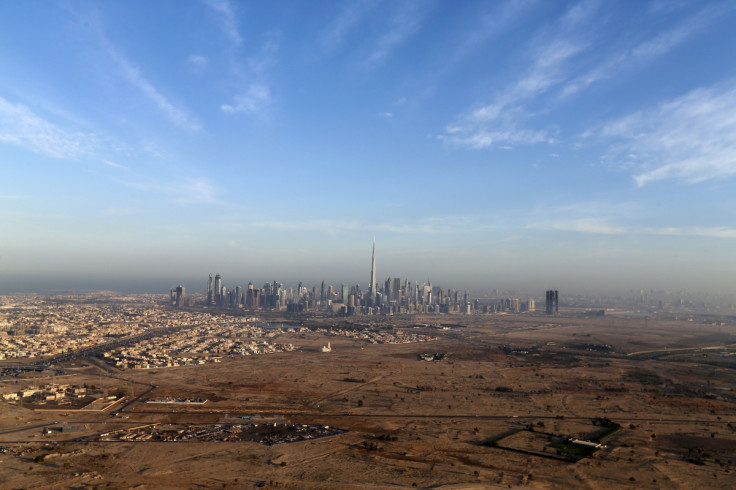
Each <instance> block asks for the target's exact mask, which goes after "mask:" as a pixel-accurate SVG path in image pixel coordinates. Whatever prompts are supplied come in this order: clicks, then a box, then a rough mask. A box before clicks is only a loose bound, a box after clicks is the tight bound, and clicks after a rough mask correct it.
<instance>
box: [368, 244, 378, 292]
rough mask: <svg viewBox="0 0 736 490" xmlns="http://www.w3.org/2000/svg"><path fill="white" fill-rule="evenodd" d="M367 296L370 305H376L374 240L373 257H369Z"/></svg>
mask: <svg viewBox="0 0 736 490" xmlns="http://www.w3.org/2000/svg"><path fill="white" fill-rule="evenodd" d="M368 295H369V297H370V305H368V306H374V305H375V304H376V240H375V239H374V240H373V255H372V256H371V282H370V283H369V285H368Z"/></svg>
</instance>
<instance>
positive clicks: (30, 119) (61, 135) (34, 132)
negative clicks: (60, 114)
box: [0, 97, 98, 160]
mask: <svg viewBox="0 0 736 490" xmlns="http://www.w3.org/2000/svg"><path fill="white" fill-rule="evenodd" d="M0 142H4V143H10V144H13V145H16V146H20V147H23V148H25V149H27V150H31V151H33V152H36V153H40V154H43V155H47V156H50V157H54V158H63V159H67V160H75V159H78V158H80V157H84V156H89V155H91V154H92V153H94V151H95V150H96V148H97V146H98V138H97V137H96V136H95V135H94V134H88V133H82V132H73V131H68V130H65V129H62V128H60V127H59V126H57V125H55V124H52V123H50V122H48V121H46V120H45V119H43V118H42V117H40V116H38V115H36V114H35V113H34V112H33V111H31V110H30V109H28V108H27V107H26V106H24V105H23V104H12V103H10V102H8V101H7V100H5V99H4V98H2V97H0Z"/></svg>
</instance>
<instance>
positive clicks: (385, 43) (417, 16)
mask: <svg viewBox="0 0 736 490" xmlns="http://www.w3.org/2000/svg"><path fill="white" fill-rule="evenodd" d="M393 5H394V7H395V9H394V12H393V15H392V16H391V18H390V19H389V23H388V26H387V29H386V30H385V31H384V33H383V34H382V35H381V36H380V37H379V38H378V40H377V41H376V46H375V48H374V49H373V51H372V52H371V53H370V55H368V58H367V59H366V60H365V64H366V65H368V66H369V67H370V66H374V65H376V64H378V63H380V62H381V61H383V60H384V59H385V58H387V57H388V55H389V54H390V53H391V51H393V50H394V49H396V48H397V47H398V46H399V45H401V44H402V43H403V42H404V41H405V40H406V39H408V38H410V37H411V36H413V35H414V34H415V33H416V32H417V31H418V30H419V26H420V25H421V23H422V19H423V18H424V16H425V14H426V12H427V6H428V2H419V1H408V0H407V1H403V2H397V3H395V4H393Z"/></svg>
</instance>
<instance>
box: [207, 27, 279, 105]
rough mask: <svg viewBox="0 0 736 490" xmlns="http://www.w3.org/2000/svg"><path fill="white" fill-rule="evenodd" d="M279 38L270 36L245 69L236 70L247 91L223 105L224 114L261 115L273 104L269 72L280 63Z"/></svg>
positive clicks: (248, 61)
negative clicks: (278, 56)
mask: <svg viewBox="0 0 736 490" xmlns="http://www.w3.org/2000/svg"><path fill="white" fill-rule="evenodd" d="M278 37H279V36H278V35H277V34H273V33H272V34H270V35H269V36H268V38H267V39H266V41H265V42H264V43H263V44H262V45H261V47H260V48H259V50H258V52H257V53H255V54H254V55H253V56H251V57H250V58H248V59H247V61H246V64H245V66H244V67H243V68H239V67H236V68H235V71H236V72H238V77H239V78H240V79H241V80H242V81H241V84H242V85H244V86H245V90H244V91H241V92H240V93H238V94H237V95H235V96H234V97H233V101H232V102H230V103H226V104H221V105H220V110H221V111H222V112H224V113H226V114H235V113H246V114H259V113H262V112H263V111H264V110H265V109H266V108H268V106H270V105H271V104H272V103H273V97H272V95H271V88H270V86H269V83H268V71H269V69H271V68H272V67H273V66H274V65H275V64H276V63H277V62H278V58H277V55H278V51H279V42H278Z"/></svg>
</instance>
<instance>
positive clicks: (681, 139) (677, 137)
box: [599, 81, 736, 186]
mask: <svg viewBox="0 0 736 490" xmlns="http://www.w3.org/2000/svg"><path fill="white" fill-rule="evenodd" d="M599 135H600V136H601V137H603V138H604V139H612V140H617V141H616V142H614V143H613V144H612V145H611V148H610V150H609V152H608V153H607V155H605V157H604V161H605V162H608V163H613V164H615V165H618V166H621V167H624V168H631V169H633V173H634V180H635V182H636V184H637V185H639V186H644V185H647V184H649V183H651V182H656V181H660V180H682V181H686V182H693V183H695V182H703V181H706V180H711V179H722V178H727V177H730V176H733V175H736V82H735V81H731V82H729V83H728V84H724V85H721V86H717V87H711V88H701V89H697V90H694V91H692V92H690V93H688V94H685V95H683V96H681V97H678V98H676V99H674V100H671V101H668V102H666V103H663V104H661V105H660V106H659V107H657V108H655V109H652V110H649V111H642V112H637V113H633V114H630V115H627V116H625V117H623V118H620V119H618V120H615V121H612V122H609V123H608V124H606V125H604V126H603V128H602V129H601V130H600V131H599Z"/></svg>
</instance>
